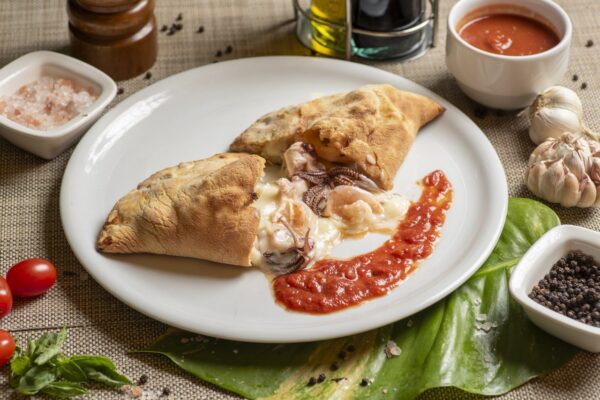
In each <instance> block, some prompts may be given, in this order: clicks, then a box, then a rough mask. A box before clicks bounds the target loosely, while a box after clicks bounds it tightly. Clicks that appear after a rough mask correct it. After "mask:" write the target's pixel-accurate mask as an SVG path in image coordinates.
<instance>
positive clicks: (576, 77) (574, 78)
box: [571, 74, 579, 82]
mask: <svg viewBox="0 0 600 400" xmlns="http://www.w3.org/2000/svg"><path fill="white" fill-rule="evenodd" d="M571 79H572V80H573V82H577V81H578V80H579V75H577V74H575V75H573V78H571Z"/></svg>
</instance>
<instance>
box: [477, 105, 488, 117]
mask: <svg viewBox="0 0 600 400" xmlns="http://www.w3.org/2000/svg"><path fill="white" fill-rule="evenodd" d="M473 111H474V113H475V116H476V117H477V118H479V119H484V118H485V117H487V113H488V112H487V108H484V107H475V110H473Z"/></svg>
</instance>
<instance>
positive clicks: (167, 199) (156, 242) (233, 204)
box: [96, 153, 265, 267]
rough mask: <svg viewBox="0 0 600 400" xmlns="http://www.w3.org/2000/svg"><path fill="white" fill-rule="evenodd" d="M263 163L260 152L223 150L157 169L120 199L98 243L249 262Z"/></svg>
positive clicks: (113, 249) (120, 249)
mask: <svg viewBox="0 0 600 400" xmlns="http://www.w3.org/2000/svg"><path fill="white" fill-rule="evenodd" d="M264 166H265V160H264V159H263V158H262V157H259V156H256V155H250V154H243V153H222V154H217V155H215V156H212V157H210V158H207V159H205V160H199V161H191V162H183V163H180V164H179V165H177V166H174V167H170V168H165V169H163V170H161V171H158V172H156V173H155V174H153V175H152V176H150V177H149V178H147V179H145V180H144V181H142V182H141V183H140V184H139V185H138V187H137V189H134V190H132V191H131V192H129V193H128V194H126V195H125V196H124V197H123V198H121V199H120V200H119V201H118V202H117V203H116V204H115V206H114V207H113V209H112V211H111V212H110V214H109V215H108V218H107V220H106V222H105V223H104V226H103V227H102V230H101V232H100V234H99V236H98V241H97V243H96V246H97V248H98V250H100V251H103V252H107V253H154V254H167V255H173V256H184V257H193V258H200V259H205V260H210V261H215V262H219V263H225V264H233V265H240V266H244V267H249V266H250V265H251V264H250V253H251V251H252V248H253V244H254V241H255V240H256V235H257V232H258V226H259V222H260V214H259V211H258V210H257V209H256V208H254V207H252V203H254V201H255V200H256V193H255V192H254V188H255V186H256V184H257V182H259V181H260V179H261V178H262V176H263V174H264Z"/></svg>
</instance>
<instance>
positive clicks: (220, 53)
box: [215, 50, 223, 57]
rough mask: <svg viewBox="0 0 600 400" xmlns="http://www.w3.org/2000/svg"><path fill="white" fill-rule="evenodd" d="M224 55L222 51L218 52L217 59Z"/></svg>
mask: <svg viewBox="0 0 600 400" xmlns="http://www.w3.org/2000/svg"><path fill="white" fill-rule="evenodd" d="M222 55H223V52H222V51H221V50H217V52H216V53H215V57H221V56H222Z"/></svg>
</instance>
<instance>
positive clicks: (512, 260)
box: [145, 199, 577, 400]
mask: <svg viewBox="0 0 600 400" xmlns="http://www.w3.org/2000/svg"><path fill="white" fill-rule="evenodd" d="M559 223H560V222H559V220H558V217H557V216H556V214H555V213H554V212H553V211H552V210H551V209H550V208H548V207H546V206H545V205H543V204H541V203H539V202H536V201H533V200H528V199H510V201H509V208H508V215H507V219H506V224H505V226H504V229H503V231H502V235H501V237H500V239H499V241H498V243H497V245H496V247H495V249H494V251H493V252H492V254H491V255H490V256H489V258H488V260H487V261H486V262H485V263H484V264H483V265H482V266H481V268H480V269H479V271H478V272H477V273H476V274H475V275H473V276H472V277H471V278H470V279H469V280H468V281H467V282H466V283H465V284H464V285H462V286H461V287H460V288H458V289H457V290H456V291H455V292H454V293H452V294H450V295H449V296H448V297H446V298H445V299H443V300H441V301H439V302H438V303H436V304H434V305H433V306H431V307H429V308H427V309H426V310H424V311H422V312H420V313H418V314H416V315H414V316H412V317H410V318H408V319H406V320H403V321H399V322H396V323H394V324H392V325H388V326H386V327H383V328H379V329H376V330H373V331H370V332H366V333H362V334H359V335H354V336H350V337H345V338H340V339H335V340H329V341H323V342H313V343H299V344H283V345H282V344H252V343H240V342H232V341H227V340H216V339H210V340H200V341H190V340H189V338H190V337H194V336H195V335H193V334H190V333H187V332H182V331H177V330H173V331H171V332H168V333H167V334H166V335H164V336H163V337H161V338H160V339H158V340H157V341H156V342H155V343H154V344H153V345H152V346H151V347H150V349H148V350H145V351H146V352H151V353H159V354H163V355H165V356H167V357H169V358H170V359H171V360H172V361H173V362H174V363H176V364H177V365H178V366H180V367H181V368H183V369H185V370H186V371H189V372H190V373H192V374H193V375H195V376H197V377H199V378H200V379H203V380H205V381H208V382H211V383H213V384H215V385H217V386H219V387H222V388H224V389H228V390H230V391H232V392H235V393H238V394H241V395H242V396H245V397H248V398H251V399H257V398H264V397H269V398H271V399H286V400H288V399H290V400H292V399H309V398H346V399H390V398H393V399H395V400H411V399H414V398H415V397H417V396H418V395H419V394H420V393H422V392H424V391H426V390H429V389H433V388H437V387H445V386H454V387H458V388H460V389H462V390H465V391H467V392H472V393H478V394H484V395H499V394H502V393H505V392H507V391H509V390H511V389H514V388H515V387H517V386H519V385H522V384H523V383H525V382H527V381H528V380H530V379H532V378H534V377H536V376H539V375H542V374H545V373H548V372H550V371H552V370H554V369H556V368H559V367H560V366H561V365H563V364H564V363H565V362H566V361H567V360H569V359H570V358H571V357H572V356H573V355H574V354H575V353H576V352H577V349H576V348H574V347H572V346H570V345H568V344H566V343H564V342H562V341H560V340H559V339H556V338H554V337H552V336H550V335H548V334H546V333H545V332H543V331H541V330H540V329H538V328H537V327H536V326H535V325H533V324H532V323H531V322H530V321H529V320H528V319H527V317H526V316H525V314H524V312H523V310H522V308H521V307H520V306H519V305H518V304H517V303H516V302H515V301H514V300H513V299H512V298H511V296H510V293H509V291H508V279H509V277H510V271H511V269H512V267H513V266H514V265H515V264H516V263H517V262H518V261H519V260H520V258H521V257H522V256H523V254H524V253H525V252H526V251H527V249H529V247H530V246H531V245H532V244H533V243H534V242H535V241H536V240H537V239H538V238H539V237H540V236H541V235H543V234H544V233H545V232H546V231H548V230H549V229H550V228H552V227H554V226H556V225H558V224H559ZM397 290H402V286H400V287H399V288H398V289H397ZM484 320H485V322H488V323H489V324H487V325H484ZM184 338H185V339H186V340H182V339H184ZM390 340H391V341H393V342H395V343H396V345H397V346H398V347H399V348H400V349H401V352H400V354H399V355H398V356H397V357H393V358H387V357H386V355H385V353H384V348H385V346H386V343H388V341H390ZM349 345H352V346H353V347H354V351H353V352H351V353H350V352H348V351H347V349H348V346H349ZM342 350H346V355H347V356H346V359H345V360H343V361H342V360H340V359H339V358H338V353H339V352H340V351H342ZM335 361H337V362H339V369H337V370H336V371H335V372H332V371H330V369H329V366H330V365H331V364H332V363H333V362H335ZM320 373H325V374H326V375H327V380H326V381H325V382H323V383H320V384H317V385H313V386H308V385H307V382H308V380H309V378H310V377H311V376H318V375H319V374H320ZM341 377H344V378H346V380H344V382H340V383H337V382H335V381H331V380H330V379H331V378H341ZM363 378H370V379H372V382H371V384H370V385H368V386H361V385H360V382H361V380H362V379H363ZM440 398H444V396H443V395H442V396H440Z"/></svg>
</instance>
